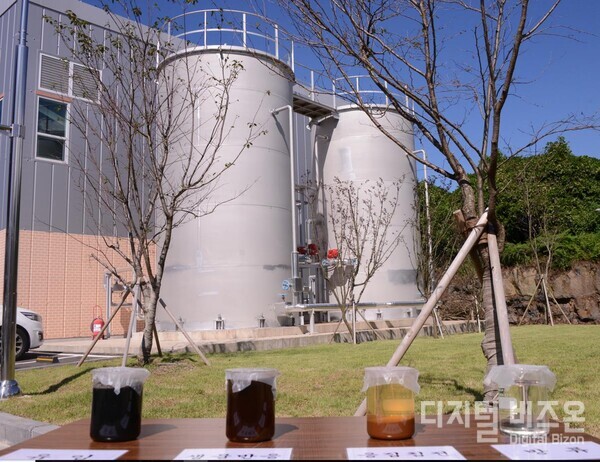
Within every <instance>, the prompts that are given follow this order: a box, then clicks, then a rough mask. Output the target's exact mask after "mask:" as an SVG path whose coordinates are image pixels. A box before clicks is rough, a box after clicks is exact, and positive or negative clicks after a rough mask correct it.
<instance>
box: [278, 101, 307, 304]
mask: <svg viewBox="0 0 600 462" xmlns="http://www.w3.org/2000/svg"><path fill="white" fill-rule="evenodd" d="M286 109H287V110H289V111H290V118H289V137H290V140H289V146H290V184H291V192H292V197H291V201H292V202H291V212H292V288H293V291H294V295H293V304H294V305H297V304H298V303H299V301H300V300H299V299H300V294H301V293H302V282H301V281H300V284H299V283H298V281H299V280H300V270H299V255H298V223H297V221H298V219H297V216H296V169H295V162H296V154H295V152H294V108H293V107H292V106H291V105H290V104H287V105H285V106H281V107H279V108H277V109H273V110H272V111H271V114H273V116H276V115H277V114H279V113H280V112H281V111H283V110H286ZM298 286H300V287H298Z"/></svg>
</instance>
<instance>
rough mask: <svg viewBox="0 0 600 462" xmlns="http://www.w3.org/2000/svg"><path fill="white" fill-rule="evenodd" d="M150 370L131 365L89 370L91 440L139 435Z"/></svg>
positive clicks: (127, 439) (125, 439)
mask: <svg viewBox="0 0 600 462" xmlns="http://www.w3.org/2000/svg"><path fill="white" fill-rule="evenodd" d="M149 375H150V372H148V371H147V370H146V369H142V368H133V367H103V368H100V369H95V370H94V371H92V385H93V395H92V418H91V422H90V437H91V438H92V439H93V440H94V441H113V442H117V441H130V440H134V439H136V438H137V437H138V436H139V435H140V431H141V427H142V394H143V390H144V381H145V380H146V379H147V378H148V376H149Z"/></svg>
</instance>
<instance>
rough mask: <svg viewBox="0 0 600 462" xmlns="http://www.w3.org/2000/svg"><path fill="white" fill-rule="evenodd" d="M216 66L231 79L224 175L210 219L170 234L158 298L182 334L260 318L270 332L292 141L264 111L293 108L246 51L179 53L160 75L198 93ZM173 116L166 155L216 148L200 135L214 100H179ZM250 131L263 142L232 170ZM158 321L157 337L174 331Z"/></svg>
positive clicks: (275, 74)
mask: <svg viewBox="0 0 600 462" xmlns="http://www.w3.org/2000/svg"><path fill="white" fill-rule="evenodd" d="M224 61H225V62H227V63H229V65H231V64H232V63H235V66H237V69H238V70H239V75H238V76H237V78H236V79H235V82H234V83H233V85H232V87H231V90H230V92H229V94H228V108H227V114H226V115H224V114H223V115H222V116H223V117H226V121H227V123H226V133H225V136H224V138H223V139H222V140H221V141H220V145H221V146H220V148H219V155H218V158H219V161H220V162H232V166H231V167H230V168H229V169H228V170H227V171H226V172H225V174H224V175H223V176H222V178H221V179H220V180H219V181H218V182H217V183H215V185H214V188H212V191H211V195H210V197H209V198H208V200H207V202H205V203H204V204H205V205H207V206H211V205H214V204H220V205H219V206H218V207H217V208H216V209H215V211H214V212H213V213H211V214H209V215H206V216H204V217H202V218H199V219H192V220H190V221H188V222H186V223H185V224H183V225H182V226H179V227H178V228H176V229H175V231H174V234H173V244H172V247H171V249H170V253H169V256H168V258H167V265H166V270H165V278H164V284H163V291H162V296H163V299H164V300H165V302H166V304H167V305H168V306H169V307H170V308H171V310H172V312H173V313H175V316H176V317H178V318H180V320H181V321H182V322H183V326H184V328H186V329H189V330H198V329H215V328H216V327H220V328H227V329H229V328H240V327H258V326H259V320H260V319H261V318H262V317H264V318H265V321H266V324H265V325H266V326H273V325H276V324H277V320H276V315H275V313H274V311H273V308H272V306H273V304H274V303H276V302H278V301H280V298H279V297H280V296H279V293H280V291H281V285H282V281H283V280H285V279H286V278H289V274H290V267H291V265H290V251H291V248H292V237H291V222H292V218H291V213H292V210H291V208H292V207H291V191H290V184H291V183H290V147H289V145H288V143H289V139H290V134H289V133H288V128H287V127H288V124H287V123H281V122H278V119H277V118H276V117H274V116H273V114H272V112H271V111H272V110H273V109H274V108H278V107H282V106H286V105H291V104H292V72H291V70H290V69H289V68H288V66H287V65H286V64H284V63H283V62H281V61H280V60H278V59H275V58H274V56H273V55H271V54H270V53H265V52H261V51H258V50H253V49H250V48H249V47H248V46H239V47H238V46H218V47H211V46H208V45H206V46H200V47H196V48H187V49H185V50H184V51H183V52H180V53H179V54H177V55H176V56H173V57H171V58H169V60H168V61H167V62H166V64H165V66H171V70H172V71H173V75H174V76H178V77H175V78H181V79H182V82H186V83H187V80H186V79H190V76H191V80H190V81H189V83H190V85H191V86H192V88H194V87H196V88H197V87H201V86H205V85H207V81H209V80H210V81H212V82H213V84H215V82H216V81H218V78H217V77H218V75H219V72H221V71H222V69H223V62H224ZM190 63H192V67H193V69H194V73H190V72H189V69H190ZM217 86H218V84H217ZM217 92H218V91H217ZM207 95H209V96H210V95H211V92H210V91H208V93H207ZM183 99H185V98H183ZM174 110H175V111H187V112H188V113H189V117H188V116H186V119H187V123H186V125H184V126H183V127H182V128H181V130H182V134H185V136H183V137H182V141H180V142H179V143H178V144H176V145H175V146H173V147H172V149H179V150H181V152H182V154H185V153H186V150H187V149H189V145H188V144H189V143H187V142H186V141H185V139H186V138H187V139H189V140H193V141H191V142H195V143H198V144H199V145H203V144H204V145H206V144H207V143H208V144H210V143H211V142H214V141H212V140H211V141H209V140H208V139H209V138H210V134H209V133H207V132H208V131H209V130H210V125H211V118H214V117H215V116H216V112H217V110H216V107H215V102H214V98H211V97H208V98H203V99H202V100H201V101H200V103H199V104H198V105H197V107H194V108H191V107H190V103H189V101H185V100H181V101H179V102H177V103H176V104H175V105H174ZM250 124H255V125H253V126H254V131H255V133H257V132H262V134H261V135H260V136H258V137H257V138H255V139H254V140H253V141H252V143H251V146H249V147H248V149H246V150H245V151H244V152H243V153H242V154H241V156H240V157H239V158H238V159H237V160H235V161H234V160H233V159H234V158H235V156H236V154H237V153H238V152H239V150H240V147H241V146H243V145H244V143H247V135H248V130H249V127H250ZM161 311H162V310H160V309H159V310H158V311H157V319H158V326H159V329H161V330H170V329H172V328H173V323H172V322H171V320H170V319H169V318H168V317H167V316H165V314H164V313H162V312H161ZM217 320H222V321H223V322H222V324H221V323H217Z"/></svg>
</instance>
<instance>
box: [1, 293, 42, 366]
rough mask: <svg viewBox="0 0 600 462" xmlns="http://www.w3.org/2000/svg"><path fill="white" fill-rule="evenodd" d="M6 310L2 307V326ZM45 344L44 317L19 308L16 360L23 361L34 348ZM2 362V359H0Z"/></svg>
mask: <svg viewBox="0 0 600 462" xmlns="http://www.w3.org/2000/svg"><path fill="white" fill-rule="evenodd" d="M3 317H4V310H3V308H2V306H1V305H0V326H2V318H3ZM42 343H44V326H43V325H42V317H41V316H40V315H39V314H38V313H36V312H35V311H31V310H26V309H23V308H19V307H17V351H16V354H15V359H16V360H19V359H21V358H22V357H23V356H24V355H25V353H27V352H28V351H29V350H31V349H33V348H39V347H40V346H41V345H42ZM0 351H2V329H1V327H0ZM0 361H1V357H0Z"/></svg>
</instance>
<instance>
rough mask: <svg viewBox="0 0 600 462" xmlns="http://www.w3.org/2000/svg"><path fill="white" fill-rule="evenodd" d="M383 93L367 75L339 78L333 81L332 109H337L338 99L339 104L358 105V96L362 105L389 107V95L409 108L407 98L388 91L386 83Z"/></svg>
mask: <svg viewBox="0 0 600 462" xmlns="http://www.w3.org/2000/svg"><path fill="white" fill-rule="evenodd" d="M383 85H384V88H385V91H383V90H381V88H379V87H378V86H377V85H376V84H375V82H373V80H372V79H371V77H370V76H368V75H352V76H348V77H345V78H344V77H340V78H337V79H335V80H334V81H333V88H332V94H333V98H334V102H333V107H336V108H337V107H339V106H340V102H338V101H337V100H338V98H339V99H341V100H342V101H343V103H341V104H358V98H359V96H360V99H361V104H362V105H374V106H382V105H384V106H386V107H388V106H390V98H389V96H388V93H389V94H391V95H392V96H393V97H394V99H395V100H396V101H402V100H404V105H405V107H407V108H408V107H409V100H408V96H406V94H403V93H397V92H393V91H388V84H387V82H383Z"/></svg>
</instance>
